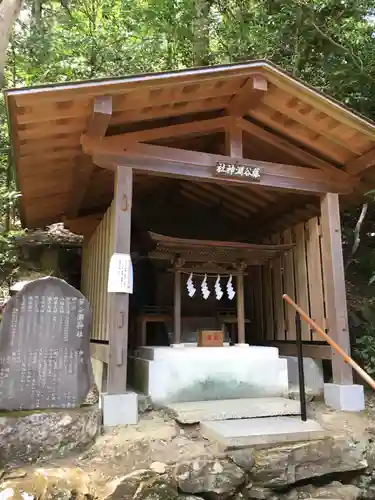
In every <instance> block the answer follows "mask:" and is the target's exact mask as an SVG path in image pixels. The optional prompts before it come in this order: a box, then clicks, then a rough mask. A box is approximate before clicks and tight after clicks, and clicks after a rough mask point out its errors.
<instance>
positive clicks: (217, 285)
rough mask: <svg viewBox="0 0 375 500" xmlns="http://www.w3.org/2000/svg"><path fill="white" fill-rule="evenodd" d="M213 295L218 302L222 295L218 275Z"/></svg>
mask: <svg viewBox="0 0 375 500" xmlns="http://www.w3.org/2000/svg"><path fill="white" fill-rule="evenodd" d="M215 293H216V300H220V299H221V298H222V296H223V295H224V292H223V290H222V289H221V285H220V275H218V277H217V280H216V281H215Z"/></svg>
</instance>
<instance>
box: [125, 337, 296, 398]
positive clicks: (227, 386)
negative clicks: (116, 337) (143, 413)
mask: <svg viewBox="0 0 375 500" xmlns="http://www.w3.org/2000/svg"><path fill="white" fill-rule="evenodd" d="M129 367H130V370H129V375H131V377H129V378H130V379H131V380H129V382H130V383H131V386H132V387H133V388H134V389H135V390H136V391H139V392H142V393H143V394H146V395H148V396H150V398H151V400H152V403H153V404H154V405H155V406H165V405H167V404H169V403H174V402H188V401H204V400H216V399H241V398H252V397H253V398H259V397H271V396H283V395H285V394H287V392H288V367H287V360H286V359H281V358H280V357H279V351H278V349H277V348H276V347H261V346H247V347H246V348H239V347H236V346H224V347H197V345H196V344H181V345H180V347H179V348H178V349H176V348H171V347H142V348H139V349H137V351H136V352H135V353H134V355H133V356H130V360H129Z"/></svg>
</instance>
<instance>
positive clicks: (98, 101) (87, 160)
mask: <svg viewBox="0 0 375 500" xmlns="http://www.w3.org/2000/svg"><path fill="white" fill-rule="evenodd" d="M111 116H112V97H110V96H103V97H96V98H95V101H94V106H93V113H92V116H91V118H90V121H89V123H88V126H87V132H86V137H89V138H90V140H92V141H97V140H99V139H102V138H103V137H104V136H105V134H106V132H107V129H108V125H109V122H110V120H111ZM94 168H95V166H94V164H93V162H92V158H91V157H90V156H88V155H86V154H85V152H82V153H81V154H80V155H78V158H77V166H76V169H75V171H74V176H73V189H72V194H71V198H70V201H69V207H68V210H67V214H68V216H69V217H71V218H74V217H76V215H77V214H78V212H79V209H80V207H81V205H82V201H83V199H84V197H85V194H86V191H87V188H88V185H89V182H90V179H91V176H92V173H93V171H94Z"/></svg>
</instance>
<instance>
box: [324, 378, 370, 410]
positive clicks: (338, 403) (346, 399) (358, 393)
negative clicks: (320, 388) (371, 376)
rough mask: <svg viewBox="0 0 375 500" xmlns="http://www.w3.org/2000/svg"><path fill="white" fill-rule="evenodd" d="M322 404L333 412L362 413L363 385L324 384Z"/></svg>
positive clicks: (363, 407) (363, 401)
mask: <svg viewBox="0 0 375 500" xmlns="http://www.w3.org/2000/svg"><path fill="white" fill-rule="evenodd" d="M324 402H325V404H326V405H327V406H330V407H331V408H333V409H334V410H341V411H363V410H364V409H365V394H364V388H363V385H356V384H352V385H339V384H324Z"/></svg>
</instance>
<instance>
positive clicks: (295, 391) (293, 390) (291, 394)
mask: <svg viewBox="0 0 375 500" xmlns="http://www.w3.org/2000/svg"><path fill="white" fill-rule="evenodd" d="M288 398H289V399H293V400H294V401H299V387H290V388H289V390H288ZM315 398H316V394H314V393H313V392H312V391H311V389H308V388H306V390H305V399H306V403H311V401H313V400H314V399H315Z"/></svg>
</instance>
